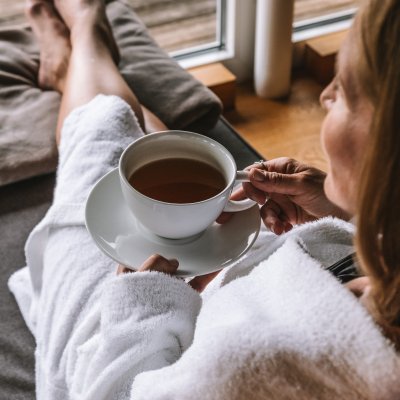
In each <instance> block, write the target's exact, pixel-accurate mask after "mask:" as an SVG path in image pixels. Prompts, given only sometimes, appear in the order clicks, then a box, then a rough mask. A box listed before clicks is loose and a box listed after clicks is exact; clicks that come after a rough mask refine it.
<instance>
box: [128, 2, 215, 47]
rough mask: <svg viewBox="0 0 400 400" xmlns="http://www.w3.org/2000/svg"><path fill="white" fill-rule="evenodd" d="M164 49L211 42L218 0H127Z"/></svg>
mask: <svg viewBox="0 0 400 400" xmlns="http://www.w3.org/2000/svg"><path fill="white" fill-rule="evenodd" d="M128 1H129V3H130V4H131V5H132V6H133V7H134V9H135V11H136V12H137V14H138V15H139V16H140V17H141V19H142V20H143V22H144V23H145V24H146V25H147V27H148V28H149V30H150V33H151V34H152V36H153V37H154V38H155V40H156V41H157V42H158V44H159V45H160V46H161V47H162V48H163V49H164V50H166V51H168V52H171V51H176V50H184V49H187V48H190V47H195V46H201V45H206V44H208V43H215V42H216V41H218V40H219V38H218V27H217V14H218V13H217V1H218V0H178V1H171V0H128Z"/></svg>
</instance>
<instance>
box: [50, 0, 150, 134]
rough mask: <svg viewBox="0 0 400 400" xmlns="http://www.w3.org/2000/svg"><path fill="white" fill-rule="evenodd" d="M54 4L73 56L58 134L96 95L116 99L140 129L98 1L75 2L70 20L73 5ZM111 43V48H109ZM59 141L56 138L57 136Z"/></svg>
mask: <svg viewBox="0 0 400 400" xmlns="http://www.w3.org/2000/svg"><path fill="white" fill-rule="evenodd" d="M66 3H67V2H61V1H60V2H57V3H56V6H57V7H58V12H59V13H60V15H61V17H63V18H64V16H65V18H64V19H65V22H66V23H67V25H68V24H69V25H68V27H69V29H70V32H71V35H70V39H71V45H72V53H71V58H70V62H69V67H68V73H67V76H66V81H65V87H64V92H63V97H62V102H61V108H60V114H59V122H58V132H60V129H61V126H62V124H63V121H64V118H65V117H66V116H67V115H68V114H69V113H70V112H71V111H72V110H73V109H74V108H76V107H79V106H80V105H83V104H86V103H87V102H89V101H90V100H91V99H93V98H94V97H95V96H96V95H97V94H100V93H102V94H108V95H116V96H119V97H121V98H122V99H124V100H125V101H126V102H127V103H128V104H129V105H130V106H131V107H132V110H133V111H134V112H135V114H136V116H137V118H138V119H139V122H140V124H141V125H142V128H144V123H143V114H142V110H141V107H140V105H139V102H138V101H137V98H136V96H135V95H134V94H133V92H132V91H131V90H130V88H129V87H128V85H127V84H126V82H125V81H124V79H123V78H122V76H121V74H120V73H119V70H118V68H117V66H116V64H115V62H114V58H113V54H112V51H111V48H112V47H116V46H115V42H114V38H113V36H112V33H111V30H110V28H109V25H108V21H107V18H106V15H105V10H104V5H103V3H102V2H100V1H94V2H91V4H90V5H89V4H84V1H80V0H78V1H75V2H74V3H75V5H76V7H75V8H76V9H78V8H79V11H78V12H77V13H76V14H74V15H72V16H71V13H70V9H71V8H74V7H71V8H69V7H70V4H71V3H72V2H68V4H66ZM111 43H112V45H111ZM58 139H59V136H58Z"/></svg>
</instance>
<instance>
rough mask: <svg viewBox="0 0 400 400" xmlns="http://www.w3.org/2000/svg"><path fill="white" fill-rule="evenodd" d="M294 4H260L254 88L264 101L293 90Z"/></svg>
mask: <svg viewBox="0 0 400 400" xmlns="http://www.w3.org/2000/svg"><path fill="white" fill-rule="evenodd" d="M293 8H294V0H257V16H256V40H255V60H254V85H255V89H256V93H257V95H258V96H260V97H264V98H279V97H283V96H286V95H287V94H288V93H289V90H290V72H291V64H292V25H293Z"/></svg>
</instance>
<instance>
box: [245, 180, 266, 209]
mask: <svg viewBox="0 0 400 400" xmlns="http://www.w3.org/2000/svg"><path fill="white" fill-rule="evenodd" d="M242 187H243V192H244V193H245V194H246V196H247V197H248V198H249V199H251V200H254V201H255V202H256V203H258V204H260V205H263V204H264V203H265V201H266V199H267V193H265V192H264V191H263V190H260V189H258V188H257V187H255V186H254V185H253V184H252V183H243V184H242Z"/></svg>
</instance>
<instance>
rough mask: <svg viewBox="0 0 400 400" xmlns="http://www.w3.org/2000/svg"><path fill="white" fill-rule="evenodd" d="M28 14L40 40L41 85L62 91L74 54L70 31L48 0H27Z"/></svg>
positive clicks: (43, 87) (44, 87)
mask: <svg viewBox="0 0 400 400" xmlns="http://www.w3.org/2000/svg"><path fill="white" fill-rule="evenodd" d="M26 15H27V18H28V20H29V22H30V25H31V27H32V30H33V32H34V34H35V36H36V38H37V40H38V42H39V47H40V67H39V77H38V79H39V86H40V87H41V88H42V89H54V90H57V91H58V92H60V93H62V92H63V88H64V83H65V78H66V75H67V70H68V63H69V59H70V55H71V44H70V40H69V30H68V28H67V26H66V25H65V24H64V23H63V21H62V20H61V19H60V17H59V16H58V14H57V11H56V9H55V8H54V5H53V4H52V2H51V1H49V0H28V2H27V4H26Z"/></svg>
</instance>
